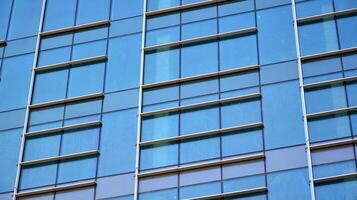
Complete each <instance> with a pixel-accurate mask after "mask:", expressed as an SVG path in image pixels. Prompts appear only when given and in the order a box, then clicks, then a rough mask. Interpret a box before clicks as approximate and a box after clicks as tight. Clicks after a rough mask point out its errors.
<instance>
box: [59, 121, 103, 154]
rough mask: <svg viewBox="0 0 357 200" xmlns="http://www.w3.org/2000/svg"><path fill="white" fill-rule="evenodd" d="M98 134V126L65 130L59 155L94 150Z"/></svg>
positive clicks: (96, 146) (96, 145)
mask: <svg viewBox="0 0 357 200" xmlns="http://www.w3.org/2000/svg"><path fill="white" fill-rule="evenodd" d="M98 136H99V129H98V128H91V129H82V130H75V131H65V132H64V134H63V136H62V147H61V155H67V154H72V153H80V152H84V151H90V150H96V149H97V148H98Z"/></svg>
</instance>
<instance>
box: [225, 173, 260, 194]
mask: <svg viewBox="0 0 357 200" xmlns="http://www.w3.org/2000/svg"><path fill="white" fill-rule="evenodd" d="M259 187H265V176H264V175H260V176H248V177H244V178H238V179H230V180H225V181H223V192H235V191H240V190H249V189H253V188H259Z"/></svg>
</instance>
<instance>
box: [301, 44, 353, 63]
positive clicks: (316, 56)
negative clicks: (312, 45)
mask: <svg viewBox="0 0 357 200" xmlns="http://www.w3.org/2000/svg"><path fill="white" fill-rule="evenodd" d="M352 52H357V47H352V48H347V49H340V50H336V51H328V52H324V53H318V54H312V55H307V56H302V57H300V59H301V61H303V62H305V61H310V60H314V59H319V58H325V57H329V56H337V55H342V54H347V53H352Z"/></svg>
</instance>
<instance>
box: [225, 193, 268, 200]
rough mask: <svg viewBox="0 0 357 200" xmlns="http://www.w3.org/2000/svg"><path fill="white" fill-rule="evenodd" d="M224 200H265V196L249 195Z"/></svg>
mask: <svg viewBox="0 0 357 200" xmlns="http://www.w3.org/2000/svg"><path fill="white" fill-rule="evenodd" d="M224 199H225V200H266V199H267V197H266V195H265V194H255V195H254V194H251V195H244V196H242V195H238V196H233V197H228V198H224Z"/></svg>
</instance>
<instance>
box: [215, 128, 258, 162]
mask: <svg viewBox="0 0 357 200" xmlns="http://www.w3.org/2000/svg"><path fill="white" fill-rule="evenodd" d="M262 150H263V134H262V131H261V130H253V131H248V132H237V131H236V132H231V133H225V134H224V136H222V156H224V157H225V156H233V155H239V154H245V153H249V152H256V151H262Z"/></svg>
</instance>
